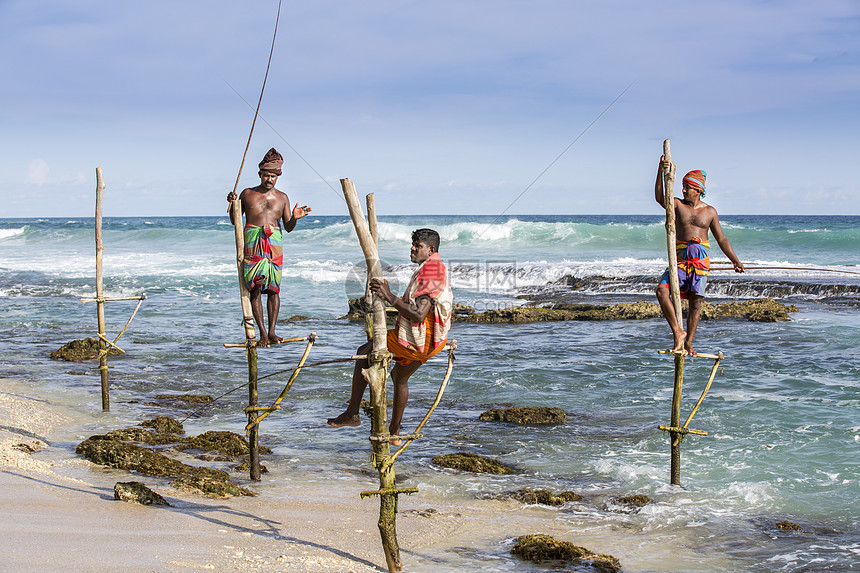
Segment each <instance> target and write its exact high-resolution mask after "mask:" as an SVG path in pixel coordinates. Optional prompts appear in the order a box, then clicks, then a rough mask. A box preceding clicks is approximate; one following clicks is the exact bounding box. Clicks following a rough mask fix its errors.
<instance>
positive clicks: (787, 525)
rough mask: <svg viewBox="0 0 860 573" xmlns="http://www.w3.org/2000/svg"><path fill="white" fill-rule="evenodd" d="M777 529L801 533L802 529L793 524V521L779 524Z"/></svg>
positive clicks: (784, 521)
mask: <svg viewBox="0 0 860 573" xmlns="http://www.w3.org/2000/svg"><path fill="white" fill-rule="evenodd" d="M776 528H777V529H786V530H788V531H800V530H801V527H800V526H799V525H798V524H796V523H792V522H791V521H786V520H783V521H779V522H777V524H776Z"/></svg>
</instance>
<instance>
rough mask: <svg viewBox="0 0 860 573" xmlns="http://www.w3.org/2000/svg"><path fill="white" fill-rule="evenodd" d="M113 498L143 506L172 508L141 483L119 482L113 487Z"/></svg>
mask: <svg viewBox="0 0 860 573" xmlns="http://www.w3.org/2000/svg"><path fill="white" fill-rule="evenodd" d="M113 498H114V499H118V500H120V501H128V502H132V503H139V504H141V505H166V506H168V507H169V506H170V504H169V503H167V500H165V499H164V498H163V497H161V496H160V495H158V494H157V493H155V492H154V491H152V490H151V489H149V488H148V487H146V486H145V485H143V484H142V483H140V482H139V481H129V482H117V484H116V485H115V486H113Z"/></svg>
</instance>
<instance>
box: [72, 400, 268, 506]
mask: <svg viewBox="0 0 860 573" xmlns="http://www.w3.org/2000/svg"><path fill="white" fill-rule="evenodd" d="M182 433H183V429H182V424H181V423H180V422H178V421H176V420H174V419H172V418H169V417H167V416H159V417H158V418H154V419H152V420H147V421H146V422H143V423H142V424H141V425H140V426H136V427H132V428H122V429H118V430H112V431H110V432H108V433H107V434H103V435H102V434H100V435H95V436H90V437H89V438H87V439H86V440H84V441H83V442H81V443H80V444H78V446H77V448H76V449H75V451H76V452H77V453H78V454H80V455H82V456H84V457H86V458H87V459H89V460H90V461H92V462H93V463H96V464H99V465H103V466H106V467H111V468H117V469H123V470H128V471H134V472H137V473H139V474H141V475H146V476H152V477H168V478H172V481H171V482H170V484H171V486H173V487H176V488H185V489H191V490H195V491H198V492H201V493H204V494H206V495H211V496H216V497H225V496H238V495H245V496H247V495H255V494H254V492H252V491H251V490H248V489H246V488H243V487H241V486H239V485H236V484H235V483H234V482H233V480H232V479H231V478H230V475H229V474H228V473H227V472H225V471H223V470H220V469H216V468H212V467H202V466H192V465H189V464H186V463H184V462H181V461H179V460H177V459H174V458H172V457H170V456H168V455H166V454H167V453H169V452H171V451H173V452H178V451H182V450H189V449H193V450H199V451H201V452H204V455H203V456H201V457H200V459H203V460H205V461H227V462H235V461H241V460H242V458H244V457H247V456H248V454H249V452H250V446H249V444H248V442H247V440H245V438H244V437H242V436H240V435H238V434H234V433H232V432H206V433H205V434H201V435H199V436H191V437H184V436H182V435H181V434H182ZM156 447H157V449H156ZM260 451H261V453H271V450H269V449H268V448H260ZM212 453H215V454H217V455H216V456H213V455H211V454H212Z"/></svg>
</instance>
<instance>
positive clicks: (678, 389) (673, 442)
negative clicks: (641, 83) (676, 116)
mask: <svg viewBox="0 0 860 573" xmlns="http://www.w3.org/2000/svg"><path fill="white" fill-rule="evenodd" d="M663 158H664V159H665V160H666V161H668V162H669V163H670V164H671V162H672V151H671V149H670V147H669V140H668V139H667V140H665V141H664V142H663ZM663 197H664V198H665V201H666V249H667V250H668V251H669V291H670V293H671V297H672V305H673V306H674V307H675V318H676V319H677V320H678V325H679V326H681V328H683V322H682V315H681V290H680V286H679V285H678V271H677V268H678V253H677V251H676V250H675V242H676V237H675V169H674V166H671V167H670V168H669V169H666V170H664V171H663ZM683 386H684V356H683V355H677V354H676V355H675V384H674V389H673V391H672V412H671V416H670V419H671V423H670V425H671V426H672V427H673V428H677V427H678V426H679V425H680V423H681V393H682V389H683ZM682 438H683V434H680V433H677V432H669V443H670V457H671V463H670V470H669V479H670V483H671V484H672V485H681V439H682Z"/></svg>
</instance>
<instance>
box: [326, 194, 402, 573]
mask: <svg viewBox="0 0 860 573" xmlns="http://www.w3.org/2000/svg"><path fill="white" fill-rule="evenodd" d="M340 183H341V187H342V188H343V194H344V197H345V198H346V204H347V206H348V207H349V214H350V217H352V223H353V225H354V226H355V232H356V234H357V235H358V242H359V243H360V244H361V250H362V251H363V252H364V259H365V261H366V263H367V273H368V280H370V279H372V278H377V277H379V278H382V264H381V263H380V261H379V254H378V252H377V248H376V243H375V241H374V239H373V235H372V234H371V231H370V227H369V225H368V222H367V221H366V220H365V218H364V215H363V214H362V212H361V205H360V203H359V202H358V196H357V194H356V191H355V185H354V184H353V183H352V181H350V180H349V179H341V180H340ZM371 308H372V310H373V350H372V352H371V354H370V358H369V363H370V364H369V367H368V368H366V369H364V370H362V374H363V375H364V377H365V379H366V380H367V382H368V385H369V386H370V401H371V404H372V408H373V415H372V418H371V437H372V439H371V445H372V448H373V455H372V462H373V466H374V467H375V468H376V469H377V471H378V472H379V491H378V492H376V493H377V494H378V495H379V522H378V523H377V525H378V527H379V535H380V537H381V538H382V549H383V551H384V552H385V561H386V562H387V564H388V570H389V571H402V570H403V565H402V563H401V560H400V547H399V546H398V544H397V529H396V525H397V524H396V518H397V495H398V493H401V492H399V491H398V490H397V489H396V488H395V483H394V482H395V480H394V477H395V476H394V467H393V465H392V464H389V463H388V460H389V457H390V455H391V451H390V448H389V443H388V437H389V433H388V407H387V400H386V390H385V383H386V379H387V378H388V371H387V368H386V366H387V365H388V361H389V360H390V358H391V354H390V353H389V352H388V344H387V340H386V338H387V335H388V332H387V327H386V324H385V302H384V301H383V300H382V298H380V297H377V296H374V297H372V306H371Z"/></svg>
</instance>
